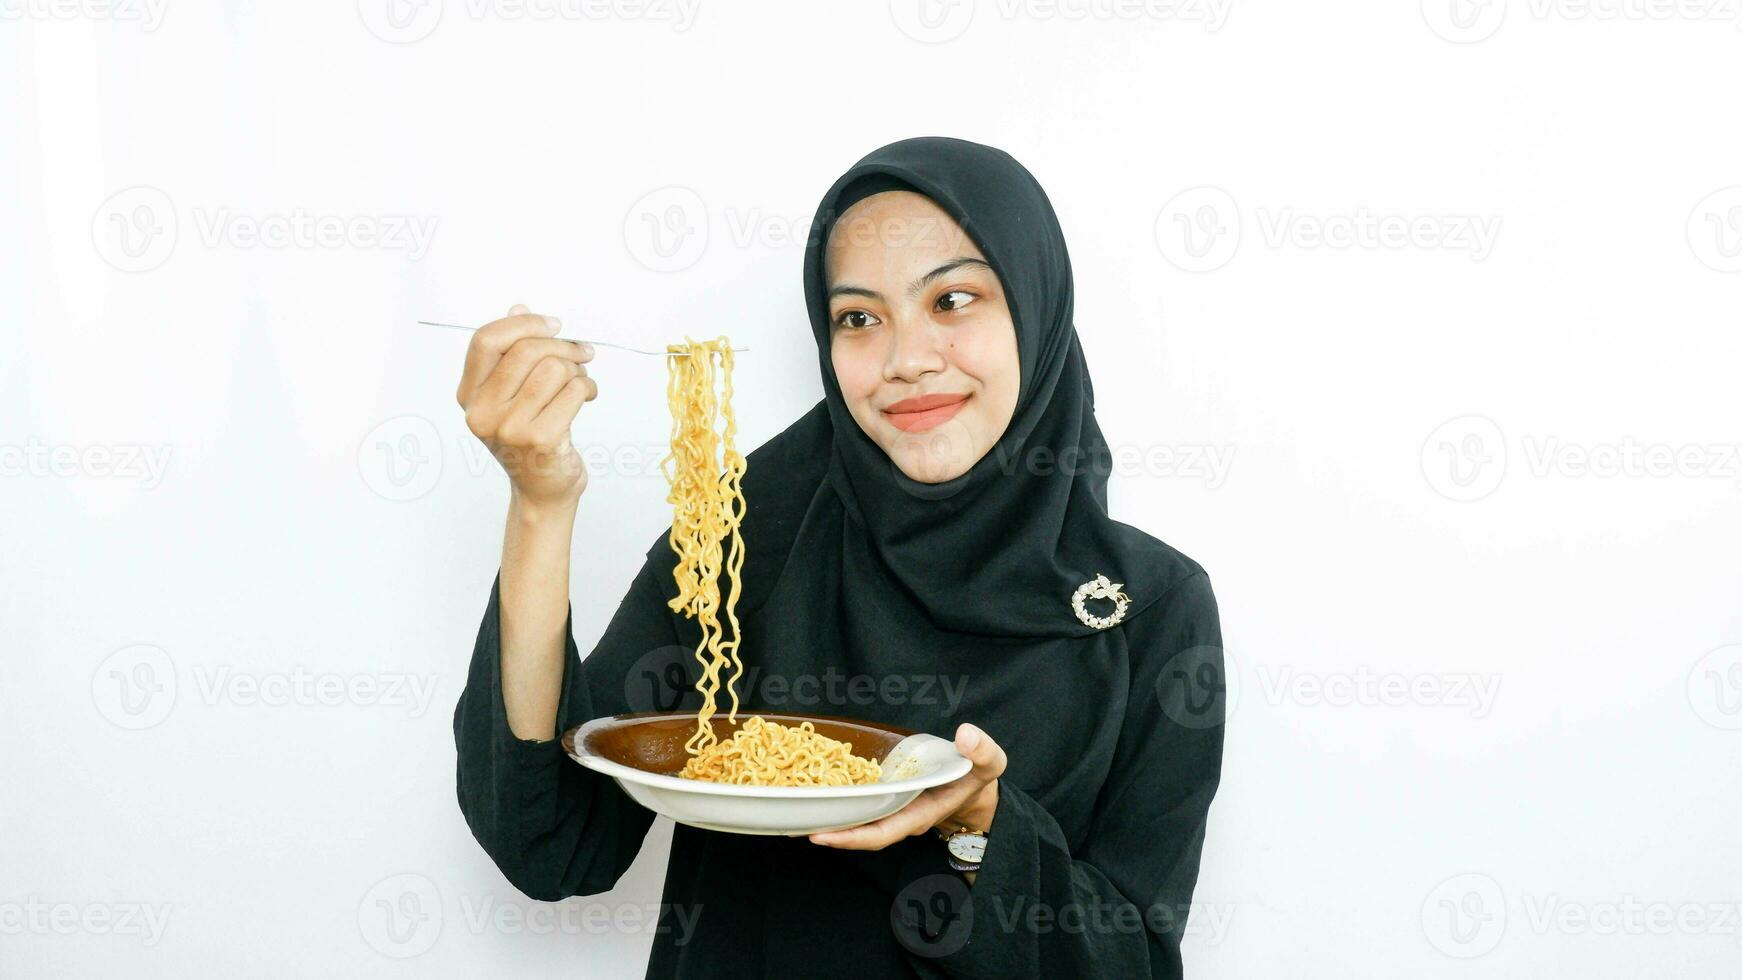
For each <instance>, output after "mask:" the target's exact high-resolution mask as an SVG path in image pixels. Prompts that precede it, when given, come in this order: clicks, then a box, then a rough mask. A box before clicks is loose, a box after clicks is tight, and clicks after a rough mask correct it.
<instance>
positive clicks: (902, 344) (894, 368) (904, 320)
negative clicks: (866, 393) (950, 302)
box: [883, 316, 946, 383]
mask: <svg viewBox="0 0 1742 980" xmlns="http://www.w3.org/2000/svg"><path fill="white" fill-rule="evenodd" d="M887 335H888V337H889V349H888V351H887V352H886V353H885V355H884V358H883V380H885V381H889V382H896V381H902V382H907V383H912V382H915V381H918V380H919V379H920V378H922V377H924V376H926V375H928V374H934V373H937V372H939V371H942V370H943V369H944V368H945V366H946V363H945V360H944V351H943V346H942V343H941V341H942V338H941V337H940V336H939V333H938V329H937V325H936V324H934V323H931V322H930V321H928V320H927V319H926V318H924V317H905V316H904V317H900V318H898V319H897V320H896V322H895V323H894V325H893V328H892V329H890V330H889V331H887Z"/></svg>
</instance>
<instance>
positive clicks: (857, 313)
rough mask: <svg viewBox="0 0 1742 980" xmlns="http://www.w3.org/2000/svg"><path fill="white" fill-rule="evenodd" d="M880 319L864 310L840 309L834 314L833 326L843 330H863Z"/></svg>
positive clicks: (874, 324)
mask: <svg viewBox="0 0 1742 980" xmlns="http://www.w3.org/2000/svg"><path fill="white" fill-rule="evenodd" d="M879 322H880V321H879V320H878V319H877V318H876V317H874V316H872V315H871V314H869V313H866V312H865V311H864V310H842V311H841V312H840V313H838V314H836V315H835V326H837V327H840V328H842V329H844V330H864V329H866V328H867V327H873V326H876V325H877V324H878V323H879Z"/></svg>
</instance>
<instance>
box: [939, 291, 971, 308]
mask: <svg viewBox="0 0 1742 980" xmlns="http://www.w3.org/2000/svg"><path fill="white" fill-rule="evenodd" d="M979 298H980V297H978V296H975V295H974V294H973V293H970V292H968V291H967V290H965V289H952V290H950V291H949V292H947V293H944V294H943V295H942V296H939V297H938V308H939V309H942V310H944V311H945V312H954V311H956V310H959V309H961V308H962V307H964V306H967V305H968V304H969V303H972V302H974V301H975V300H976V299H979Z"/></svg>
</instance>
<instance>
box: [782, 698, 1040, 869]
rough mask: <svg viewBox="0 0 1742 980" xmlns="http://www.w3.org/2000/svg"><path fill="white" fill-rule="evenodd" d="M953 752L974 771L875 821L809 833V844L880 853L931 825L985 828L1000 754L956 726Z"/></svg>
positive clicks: (977, 732) (978, 734) (993, 804)
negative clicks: (969, 763)
mask: <svg viewBox="0 0 1742 980" xmlns="http://www.w3.org/2000/svg"><path fill="white" fill-rule="evenodd" d="M956 749H957V750H958V751H959V752H961V753H962V754H963V755H965V756H967V757H968V761H969V762H972V763H973V764H974V768H973V769H971V770H969V771H968V774H967V775H966V776H963V777H962V778H961V779H958V780H956V781H955V782H951V783H945V784H944V785H942V786H933V787H932V788H930V789H927V790H923V791H921V792H920V794H919V795H918V796H916V797H914V798H913V802H912V803H909V804H908V805H906V806H904V807H902V808H901V809H899V810H897V811H895V812H894V813H891V814H890V815H889V816H887V817H884V818H882V819H881V820H873V821H871V822H870V823H863V824H860V825H859V826H857V827H848V828H846V829H845V830H831V831H829V832H827V833H823V834H811V835H810V839H811V842H812V843H815V844H822V845H825V846H827V847H840V848H845V849H847V850H853V851H880V850H882V849H883V848H885V847H888V846H889V845H891V844H893V843H895V842H896V841H898V840H901V839H902V838H903V837H913V836H915V835H917V834H924V833H928V832H929V831H930V830H931V829H932V828H933V827H940V826H941V827H946V828H949V829H954V828H956V827H958V826H967V827H972V828H974V829H975V830H989V829H991V827H992V815H993V814H994V813H996V812H997V810H998V777H999V776H1002V775H1004V765H1005V762H1006V761H1007V760H1006V758H1005V755H1004V750H1003V749H1001V748H999V747H998V743H997V742H994V741H992V736H990V735H988V734H986V733H985V732H984V731H982V730H981V729H980V728H979V727H977V726H975V725H968V724H963V725H959V726H957V727H956Z"/></svg>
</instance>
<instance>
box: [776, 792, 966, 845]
mask: <svg viewBox="0 0 1742 980" xmlns="http://www.w3.org/2000/svg"><path fill="white" fill-rule="evenodd" d="M961 782H963V780H956V782H955V783H950V784H948V785H947V786H934V787H932V788H931V789H928V790H926V791H925V792H923V793H921V794H920V795H919V796H918V797H916V798H915V799H914V801H913V802H912V803H909V804H908V805H907V806H904V807H902V808H901V809H899V810H897V811H895V812H894V813H892V814H890V815H889V816H887V817H883V818H880V819H877V820H873V821H870V822H869V823H862V824H860V825H859V826H857V827H847V828H845V829H843V830H830V831H826V832H824V833H820V834H811V835H810V839H811V842H812V843H814V844H823V845H826V846H828V847H839V848H844V849H846V850H855V851H860V850H879V849H881V848H885V847H888V846H889V845H890V844H893V843H895V842H896V841H898V840H900V839H902V838H903V837H912V836H914V835H916V834H923V833H925V832H926V831H928V830H930V829H931V828H932V827H935V826H937V823H938V821H939V820H942V819H943V818H944V817H945V816H948V815H949V814H951V813H953V812H955V810H956V808H957V807H959V806H961V805H962V804H963V803H964V802H966V801H967V798H968V796H969V795H971V793H967V792H958V791H954V790H952V789H951V787H956V786H957V784H959V783H961Z"/></svg>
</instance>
